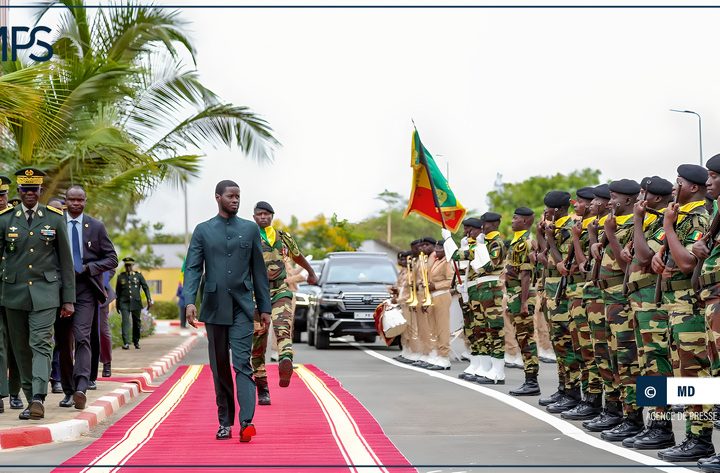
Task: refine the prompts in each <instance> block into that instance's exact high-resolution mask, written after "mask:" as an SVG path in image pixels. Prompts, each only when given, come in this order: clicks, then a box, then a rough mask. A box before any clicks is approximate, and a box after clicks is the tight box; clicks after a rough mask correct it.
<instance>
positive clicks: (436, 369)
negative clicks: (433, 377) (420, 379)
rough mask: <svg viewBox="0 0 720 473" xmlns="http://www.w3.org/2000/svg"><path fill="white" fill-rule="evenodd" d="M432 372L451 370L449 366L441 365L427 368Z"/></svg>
mask: <svg viewBox="0 0 720 473" xmlns="http://www.w3.org/2000/svg"><path fill="white" fill-rule="evenodd" d="M427 369H429V370H430V371H446V370H449V369H450V367H449V366H440V365H430V366H428V367H427Z"/></svg>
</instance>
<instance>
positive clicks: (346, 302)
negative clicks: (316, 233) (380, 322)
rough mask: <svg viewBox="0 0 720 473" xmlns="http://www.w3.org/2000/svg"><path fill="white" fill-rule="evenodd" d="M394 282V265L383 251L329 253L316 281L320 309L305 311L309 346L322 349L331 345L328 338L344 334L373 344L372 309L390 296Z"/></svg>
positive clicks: (375, 333)
mask: <svg viewBox="0 0 720 473" xmlns="http://www.w3.org/2000/svg"><path fill="white" fill-rule="evenodd" d="M396 282H397V271H396V269H395V264H394V263H393V262H392V261H390V260H389V259H388V257H387V255H386V254H385V253H365V252H338V253H330V254H329V255H328V256H327V260H326V263H325V266H324V267H323V270H322V275H321V276H320V281H319V283H318V285H319V287H320V308H319V310H318V311H316V312H315V313H308V319H307V330H308V345H310V346H313V345H314V346H315V347H316V348H317V349H319V350H323V349H326V348H328V347H329V346H330V337H342V336H344V335H353V336H354V337H355V340H356V341H358V342H364V343H373V342H374V341H375V338H376V336H377V332H376V331H375V323H374V321H373V312H374V311H375V308H376V307H377V306H378V305H380V304H381V303H382V301H384V300H385V299H388V298H389V297H390V295H389V293H388V286H391V285H393V284H395V283H396Z"/></svg>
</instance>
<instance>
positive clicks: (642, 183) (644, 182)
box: [640, 176, 652, 190]
mask: <svg viewBox="0 0 720 473" xmlns="http://www.w3.org/2000/svg"><path fill="white" fill-rule="evenodd" d="M651 179H652V177H650V176H647V177H643V178H642V180H641V181H640V189H642V190H645V189H647V186H648V182H650V180H651Z"/></svg>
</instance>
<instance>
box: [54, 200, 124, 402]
mask: <svg viewBox="0 0 720 473" xmlns="http://www.w3.org/2000/svg"><path fill="white" fill-rule="evenodd" d="M86 204H87V197H86V195H85V190H84V189H83V188H82V187H80V186H72V187H70V188H69V189H68V190H67V192H66V193H65V205H66V206H67V214H66V220H67V223H66V225H67V229H68V235H69V237H70V238H69V239H70V249H71V250H72V259H73V268H74V270H75V296H76V297H75V298H76V301H75V314H73V316H72V317H67V318H61V319H59V320H58V325H57V332H58V333H57V343H58V344H59V345H60V381H61V382H62V387H63V392H64V393H65V397H64V398H63V400H62V401H60V407H72V406H73V405H74V406H75V408H76V409H85V404H86V402H87V396H86V392H87V389H88V387H90V381H91V371H92V370H91V360H92V348H91V330H92V327H93V321H94V320H95V318H96V316H97V308H98V305H99V304H101V303H103V302H105V300H106V299H107V293H106V292H105V289H104V285H103V279H102V277H103V273H104V272H106V271H109V270H111V269H115V268H116V267H117V264H118V259H117V253H116V252H115V247H114V246H113V244H112V241H110V237H109V236H108V233H107V230H106V229H105V225H103V224H102V222H100V221H98V220H96V219H94V218H92V217H90V216H89V215H85V205H86ZM96 327H97V325H96ZM73 340H74V342H73ZM73 348H74V350H75V363H74V364H73Z"/></svg>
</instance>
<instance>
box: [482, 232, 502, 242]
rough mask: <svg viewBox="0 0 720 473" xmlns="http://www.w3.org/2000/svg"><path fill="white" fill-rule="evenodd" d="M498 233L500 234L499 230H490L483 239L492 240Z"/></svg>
mask: <svg viewBox="0 0 720 473" xmlns="http://www.w3.org/2000/svg"><path fill="white" fill-rule="evenodd" d="M498 235H500V232H498V231H497V230H496V231H494V232H490V233H488V234H487V235H485V240H492V239H493V238H495V237H496V236H498Z"/></svg>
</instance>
